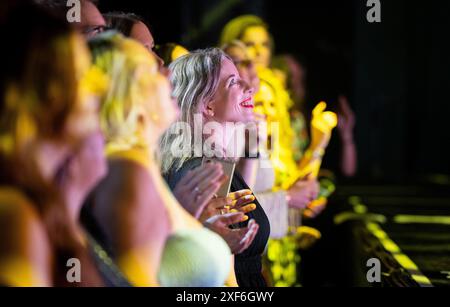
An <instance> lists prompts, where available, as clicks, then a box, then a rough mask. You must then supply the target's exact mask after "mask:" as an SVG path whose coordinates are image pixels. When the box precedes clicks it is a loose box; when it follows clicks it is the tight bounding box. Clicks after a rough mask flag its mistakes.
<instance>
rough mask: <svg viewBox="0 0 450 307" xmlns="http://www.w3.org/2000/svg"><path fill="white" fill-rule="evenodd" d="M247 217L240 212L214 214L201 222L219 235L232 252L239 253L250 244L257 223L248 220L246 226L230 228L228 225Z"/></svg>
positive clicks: (254, 234)
mask: <svg viewBox="0 0 450 307" xmlns="http://www.w3.org/2000/svg"><path fill="white" fill-rule="evenodd" d="M247 219H248V217H246V216H245V215H244V213H242V212H235V213H227V214H223V215H215V216H213V217H211V218H209V219H208V220H206V221H205V222H204V223H203V224H204V226H205V227H207V228H209V229H210V230H212V231H214V232H215V233H217V234H218V235H220V236H221V237H222V238H223V239H224V240H225V242H227V244H228V246H229V247H230V249H231V252H232V253H233V254H235V255H236V254H240V253H242V252H243V251H245V250H246V249H247V248H248V247H249V246H250V244H252V242H253V240H254V239H255V236H256V234H257V233H258V229H259V225H258V224H256V222H255V221H254V220H250V222H249V223H248V225H247V227H244V228H239V229H231V228H230V227H229V226H231V225H233V224H237V223H239V222H243V221H245V220H247Z"/></svg>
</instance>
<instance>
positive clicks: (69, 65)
mask: <svg viewBox="0 0 450 307" xmlns="http://www.w3.org/2000/svg"><path fill="white" fill-rule="evenodd" d="M21 3H23V2H21ZM2 13H4V14H5V16H4V17H3V18H2V20H1V21H0V23H1V25H0V29H1V30H0V35H1V37H2V39H4V40H5V42H8V45H7V46H5V47H4V48H2V56H3V57H2V58H4V59H5V61H4V63H3V65H2V69H1V72H0V169H1V172H0V284H1V285H5V286H52V285H56V286H61V285H69V284H71V285H76V286H80V285H81V286H103V285H105V284H108V282H109V281H110V280H111V278H110V277H111V276H116V275H115V274H116V273H117V280H119V279H120V280H121V281H124V280H122V279H121V275H120V273H119V272H118V271H117V270H115V268H114V266H113V264H111V265H108V264H107V263H106V262H107V260H106V259H105V258H103V259H102V258H101V257H97V255H98V254H96V253H95V250H96V249H95V243H94V242H93V241H91V240H90V237H89V236H88V235H87V234H86V233H85V231H84V230H83V228H82V227H81V225H79V223H78V217H79V212H80V209H81V204H82V203H83V201H84V198H85V196H86V195H87V194H88V192H89V191H90V190H91V189H92V188H93V187H94V186H95V185H96V184H97V182H98V181H99V180H100V179H101V177H102V176H104V175H105V173H106V163H105V159H104V155H103V141H102V140H103V139H102V135H101V134H100V133H99V124H98V113H97V107H98V99H97V98H96V97H97V93H98V90H100V86H95V85H94V84H92V82H91V81H92V80H94V79H101V74H98V75H97V74H96V73H95V71H93V70H92V69H91V68H90V58H89V52H88V50H87V48H86V46H85V43H84V41H83V39H82V38H81V36H79V35H78V34H75V32H74V31H73V30H72V29H70V28H69V26H68V25H66V24H65V23H64V22H63V21H59V20H57V19H55V18H53V17H51V16H49V15H47V14H46V13H44V12H43V11H41V10H40V9H38V8H36V7H34V6H32V5H29V4H17V5H16V7H15V8H11V10H10V11H9V12H4V11H3V12H2ZM23 20H27V22H28V24H27V26H26V27H24V26H23V24H21V22H22V21H23ZM11 29H14V31H11ZM96 251H97V252H101V251H100V250H98V249H97V250H96ZM77 263H78V267H74V269H75V270H77V268H78V270H80V272H79V274H77V273H74V274H73V275H72V274H71V273H70V272H68V270H69V269H70V268H71V267H72V266H73V265H74V264H75V266H76V264H77ZM80 264H81V265H80ZM68 265H69V266H68ZM124 283H126V282H125V281H124Z"/></svg>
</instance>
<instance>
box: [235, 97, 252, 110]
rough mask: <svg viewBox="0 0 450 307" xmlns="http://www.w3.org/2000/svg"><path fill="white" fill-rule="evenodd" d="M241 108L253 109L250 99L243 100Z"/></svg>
mask: <svg viewBox="0 0 450 307" xmlns="http://www.w3.org/2000/svg"><path fill="white" fill-rule="evenodd" d="M239 105H240V106H241V107H243V108H247V109H253V108H254V107H255V106H254V105H253V100H252V97H248V98H246V99H244V100H243V101H242V102H241V103H240V104H239Z"/></svg>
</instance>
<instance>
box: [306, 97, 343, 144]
mask: <svg viewBox="0 0 450 307" xmlns="http://www.w3.org/2000/svg"><path fill="white" fill-rule="evenodd" d="M326 108H327V104H326V103H325V102H323V101H322V102H319V103H318V104H317V106H316V107H315V108H314V110H313V111H312V115H313V117H312V120H311V146H310V148H311V150H313V151H314V150H317V149H325V148H326V147H327V146H328V142H329V141H330V137H331V131H332V130H333V129H334V127H336V125H337V124H338V119H337V115H336V114H335V113H333V112H330V111H325V109H326Z"/></svg>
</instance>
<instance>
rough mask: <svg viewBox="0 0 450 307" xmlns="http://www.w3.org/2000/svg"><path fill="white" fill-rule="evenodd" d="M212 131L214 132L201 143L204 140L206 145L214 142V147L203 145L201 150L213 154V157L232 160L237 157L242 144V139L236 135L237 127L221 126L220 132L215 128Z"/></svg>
mask: <svg viewBox="0 0 450 307" xmlns="http://www.w3.org/2000/svg"><path fill="white" fill-rule="evenodd" d="M213 131H214V132H213V133H212V134H211V135H210V136H209V137H207V138H206V139H205V140H204V142H203V145H204V144H205V141H207V142H208V146H210V145H211V144H214V148H209V147H207V148H206V149H205V146H204V147H203V151H204V152H205V151H207V152H208V156H211V155H213V156H214V157H215V158H220V159H224V160H233V161H235V160H237V159H239V156H240V154H241V152H240V148H241V147H242V146H243V145H244V144H240V143H242V140H240V139H239V137H236V132H237V129H236V128H231V127H223V128H222V131H221V132H217V131H216V130H213ZM210 147H212V146H210ZM242 148H243V147H242Z"/></svg>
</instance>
